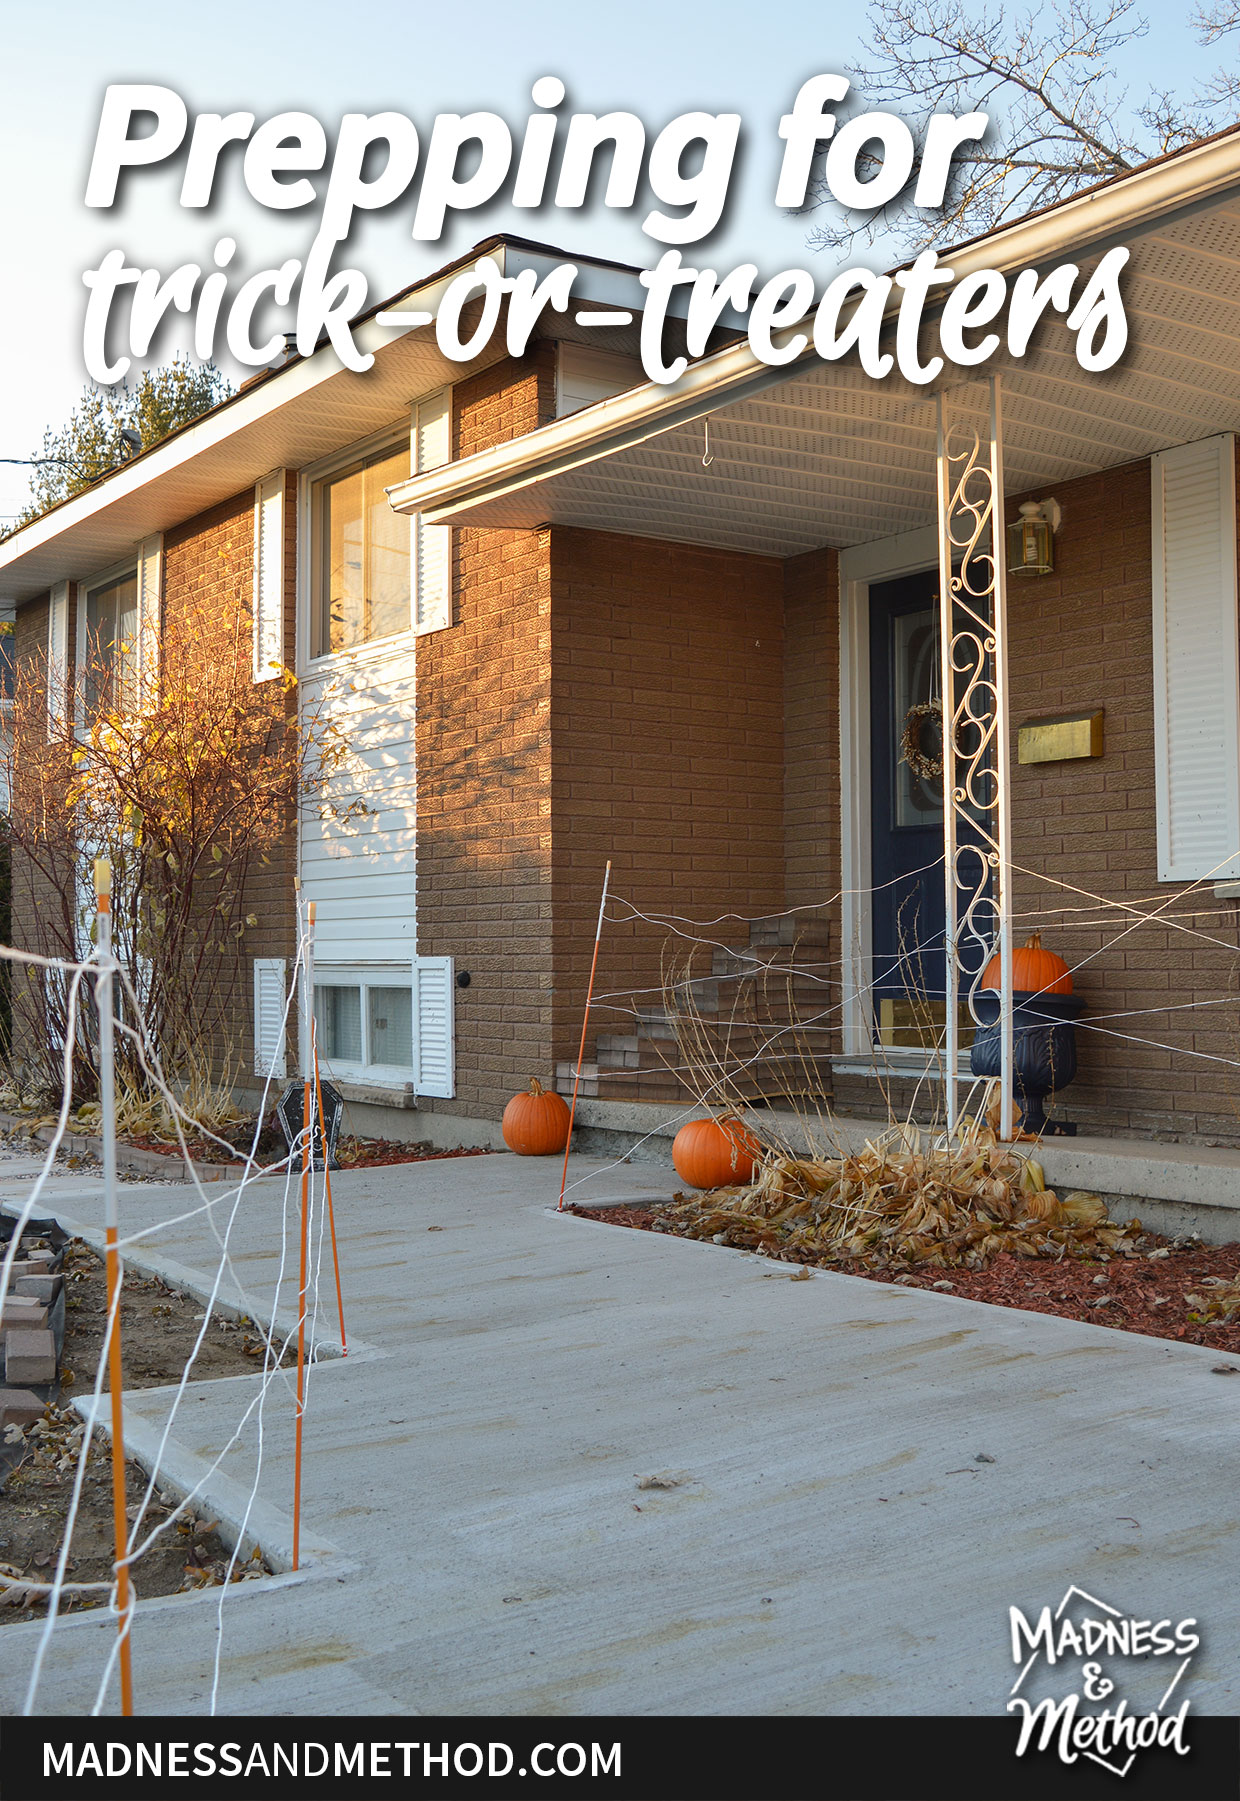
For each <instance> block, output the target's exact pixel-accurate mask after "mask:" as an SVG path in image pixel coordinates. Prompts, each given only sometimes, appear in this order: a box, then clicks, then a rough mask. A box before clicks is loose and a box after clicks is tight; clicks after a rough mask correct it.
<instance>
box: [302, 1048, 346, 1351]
mask: <svg viewBox="0 0 1240 1801" xmlns="http://www.w3.org/2000/svg"><path fill="white" fill-rule="evenodd" d="M310 1043H311V1045H312V1046H313V1048H314V1092H315V1095H316V1097H317V1100H318V1109H319V1141H320V1143H321V1144H322V1146H323V1184H324V1186H325V1188H326V1189H327V1224H328V1226H329V1227H330V1229H331V1235H332V1264H333V1266H334V1268H335V1271H336V1306H337V1307H338V1308H339V1310H340V1355H341V1356H342V1357H347V1356H348V1355H349V1346H348V1344H347V1342H346V1340H345V1335H344V1290H343V1289H342V1288H341V1286H340V1257H339V1254H338V1253H337V1250H336V1214H335V1209H334V1208H333V1207H332V1176H331V1171H330V1169H329V1168H328V1167H327V1121H326V1119H325V1118H324V1117H323V1084H322V1082H320V1080H319V1034H318V1029H317V1022H313V1023H312V1024H311V1027H310Z"/></svg>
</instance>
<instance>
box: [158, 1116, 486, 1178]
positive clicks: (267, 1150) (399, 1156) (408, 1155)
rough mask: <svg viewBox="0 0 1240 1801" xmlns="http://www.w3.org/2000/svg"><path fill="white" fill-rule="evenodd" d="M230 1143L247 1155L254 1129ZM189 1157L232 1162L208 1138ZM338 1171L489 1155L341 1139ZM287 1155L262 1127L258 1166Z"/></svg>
mask: <svg viewBox="0 0 1240 1801" xmlns="http://www.w3.org/2000/svg"><path fill="white" fill-rule="evenodd" d="M227 1137H228V1140H229V1143H230V1144H234V1145H235V1146H236V1147H237V1150H238V1151H239V1153H240V1154H241V1156H246V1155H248V1154H249V1152H250V1150H251V1148H252V1146H253V1144H254V1128H253V1125H252V1124H251V1126H250V1127H249V1129H248V1131H239V1130H237V1129H235V1128H233V1129H231V1130H230V1131H229V1132H228V1133H227ZM123 1142H124V1143H125V1144H127V1145H130V1146H132V1147H133V1148H134V1149H135V1150H139V1151H155V1152H157V1153H158V1155H159V1156H161V1157H173V1158H176V1159H177V1160H178V1161H179V1160H180V1156H181V1150H180V1146H179V1145H177V1144H176V1143H175V1142H173V1141H172V1140H170V1139H167V1138H152V1137H140V1136H138V1135H137V1134H130V1135H128V1136H127V1137H126V1138H125V1139H124V1140H123ZM187 1143H188V1144H189V1149H190V1154H191V1156H192V1157H193V1159H194V1162H195V1163H210V1164H227V1163H230V1162H232V1161H233V1159H231V1158H230V1157H229V1156H228V1155H227V1154H226V1152H225V1151H223V1150H222V1149H221V1147H220V1146H219V1145H218V1144H216V1143H214V1142H213V1141H212V1140H210V1139H206V1140H201V1141H200V1140H197V1139H194V1138H190V1139H188V1140H187ZM336 1150H337V1156H338V1157H339V1160H340V1167H341V1169H378V1168H382V1167H385V1166H386V1165H388V1164H390V1163H431V1162H436V1161H438V1160H440V1159H442V1158H446V1157H487V1156H490V1155H491V1152H490V1151H489V1150H488V1149H487V1148H486V1147H485V1146H482V1145H479V1146H477V1147H473V1146H468V1147H467V1146H465V1145H458V1146H457V1148H456V1149H455V1150H452V1151H445V1150H441V1149H439V1147H438V1146H436V1145H433V1144H431V1143H430V1141H429V1140H427V1139H421V1140H419V1141H418V1142H417V1143H416V1144H402V1143H399V1142H398V1141H396V1140H393V1139H390V1138H342V1139H341V1140H340V1142H339V1144H338V1145H337V1147H336ZM287 1153H288V1146H287V1145H286V1144H285V1142H284V1137H283V1134H282V1133H280V1132H279V1131H278V1130H277V1129H275V1128H273V1127H271V1126H265V1127H264V1128H263V1132H262V1134H261V1136H260V1138H259V1141H258V1148H257V1150H256V1152H255V1155H256V1157H257V1159H258V1161H259V1163H260V1165H267V1164H271V1163H280V1162H282V1161H283V1159H284V1157H285V1156H286V1155H287Z"/></svg>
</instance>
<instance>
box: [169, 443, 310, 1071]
mask: <svg viewBox="0 0 1240 1801" xmlns="http://www.w3.org/2000/svg"><path fill="white" fill-rule="evenodd" d="M284 525H285V536H284V606H285V649H284V658H285V661H286V662H287V663H288V664H290V665H295V661H296V657H295V649H294V644H295V639H294V632H295V606H296V567H297V563H296V558H297V476H296V473H295V472H294V471H290V472H289V474H288V478H287V482H286V487H285V506H284ZM253 599H254V490H253V488H252V487H250V488H246V489H244V490H243V491H242V492H241V493H240V494H236V495H234V496H233V497H232V498H231V499H230V500H226V501H223V502H221V503H220V505H218V506H215V507H213V508H211V509H210V511H208V512H206V513H200V514H198V515H197V516H196V517H195V518H193V519H189V520H186V521H185V523H184V524H183V525H180V526H177V527H176V528H175V530H173V531H170V532H167V533H166V534H165V536H164V598H163V629H164V632H165V634H167V633H168V632H169V631H176V630H177V629H179V628H181V629H186V630H189V631H191V632H193V633H194V634H195V635H201V637H202V640H203V647H204V655H206V656H208V657H212V658H235V659H237V660H238V661H239V662H240V664H241V666H242V669H243V671H248V670H249V669H250V667H251V664H252V656H253ZM263 690H264V694H265V697H266V698H267V699H268V702H269V704H270V706H271V708H272V711H273V714H275V715H276V716H280V715H287V714H288V713H289V712H290V711H291V709H292V708H293V707H295V705H296V701H295V694H293V695H289V696H288V697H286V696H285V695H284V694H283V692H282V690H281V685H280V683H279V682H277V681H272V682H268V683H266V684H263ZM296 852H297V836H296V826H295V822H294V820H292V819H291V818H290V819H289V821H288V824H287V828H286V830H285V833H284V835H283V837H282V838H280V839H278V840H276V841H275V842H274V843H272V844H271V845H270V846H269V849H268V853H267V855H268V862H267V863H266V864H265V865H264V864H262V863H260V862H259V861H258V860H257V859H256V860H255V862H254V863H253V864H252V866H251V870H250V874H249V878H248V881H247V885H246V896H245V912H246V914H247V915H253V916H254V917H255V918H256V920H257V924H256V925H254V926H251V927H249V928H248V929H247V931H246V933H245V937H244V939H243V941H242V942H241V944H240V946H239V948H238V950H237V952H236V953H235V955H234V956H232V957H231V958H229V960H228V964H227V966H226V972H225V973H224V975H223V977H222V979H223V980H224V981H226V982H227V983H228V984H229V985H230V988H231V1003H232V1004H231V1007H230V1023H229V1026H228V1027H227V1031H226V1038H227V1047H226V1048H227V1050H228V1051H229V1052H230V1054H231V1056H232V1058H233V1061H234V1067H235V1068H236V1071H237V1074H238V1076H239V1078H240V1079H241V1080H242V1081H243V1082H246V1081H249V1080H250V1079H251V1078H252V1074H253V1069H254V987H253V959H254V958H255V957H284V958H287V959H291V958H292V957H293V956H294V955H295V954H296V948H297V945H296V925H295V914H294V906H293V877H294V875H295V873H296V868H297V863H296ZM290 1023H291V1026H292V1028H293V1029H292V1030H291V1031H290V1043H289V1054H290V1057H291V1056H293V1055H294V1054H295V1050H294V1041H295V1037H296V1032H295V1024H296V1022H295V1020H291V1021H290ZM221 1048H224V1047H221Z"/></svg>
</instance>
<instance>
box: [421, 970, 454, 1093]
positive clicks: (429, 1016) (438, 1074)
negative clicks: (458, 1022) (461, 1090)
mask: <svg viewBox="0 0 1240 1801" xmlns="http://www.w3.org/2000/svg"><path fill="white" fill-rule="evenodd" d="M452 970H453V963H452V958H451V957H415V958H414V963H413V987H414V1009H413V1012H414V1039H415V1050H416V1060H415V1065H414V1090H415V1092H416V1093H418V1094H428V1095H436V1096H439V1097H441V1098H442V1099H444V1100H451V1098H452V1096H453V1095H454V1094H455V1092H456V1082H455V1075H456V1056H455V1044H454V1031H453V1013H452V1009H453V1000H454V997H455V992H456V990H455V984H454V980H453V973H452Z"/></svg>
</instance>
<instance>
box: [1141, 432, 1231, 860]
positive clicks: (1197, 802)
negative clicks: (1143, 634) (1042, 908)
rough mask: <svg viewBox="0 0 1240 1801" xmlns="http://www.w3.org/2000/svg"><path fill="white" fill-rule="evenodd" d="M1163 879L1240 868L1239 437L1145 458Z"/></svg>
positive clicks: (1211, 440) (1183, 446)
mask: <svg viewBox="0 0 1240 1801" xmlns="http://www.w3.org/2000/svg"><path fill="white" fill-rule="evenodd" d="M1151 476H1152V526H1153V533H1152V537H1153V557H1154V582H1153V589H1154V777H1155V793H1156V800H1157V818H1158V879H1159V880H1160V881H1163V882H1185V881H1195V880H1198V879H1201V878H1206V877H1212V878H1214V879H1215V880H1226V879H1228V878H1234V877H1235V876H1236V875H1238V874H1240V641H1238V635H1237V621H1236V474H1235V439H1234V437H1233V435H1232V434H1231V433H1230V432H1228V433H1224V434H1223V435H1222V436H1221V437H1215V438H1203V439H1201V440H1200V441H1199V442H1197V443H1195V444H1181V445H1179V446H1178V447H1177V448H1176V449H1175V450H1164V451H1160V452H1159V454H1158V455H1156V456H1155V457H1153V458H1152V459H1151Z"/></svg>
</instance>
